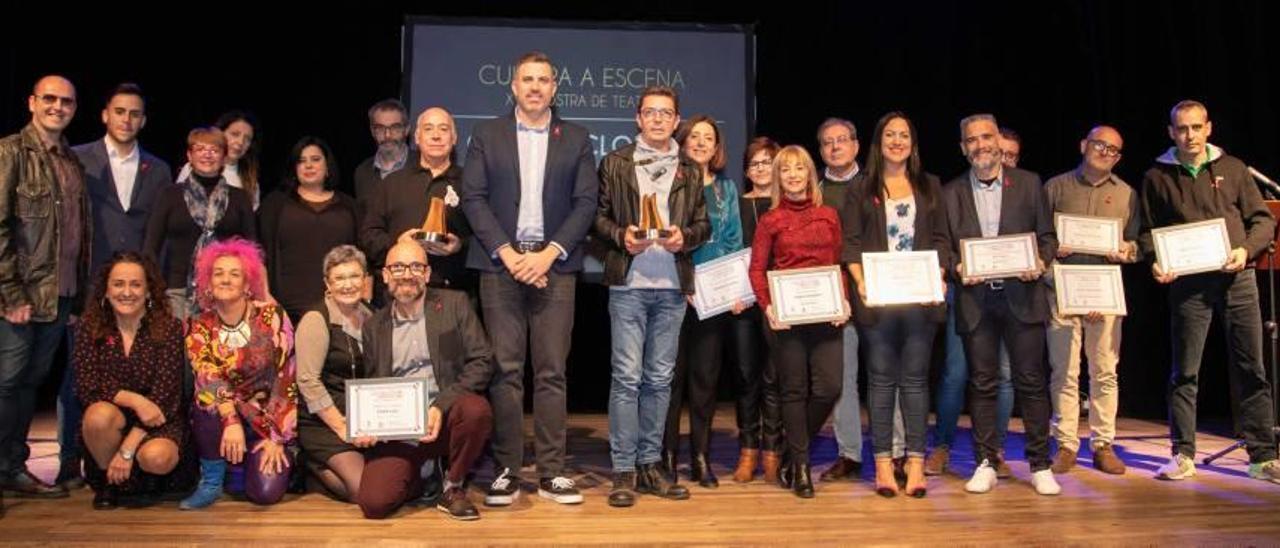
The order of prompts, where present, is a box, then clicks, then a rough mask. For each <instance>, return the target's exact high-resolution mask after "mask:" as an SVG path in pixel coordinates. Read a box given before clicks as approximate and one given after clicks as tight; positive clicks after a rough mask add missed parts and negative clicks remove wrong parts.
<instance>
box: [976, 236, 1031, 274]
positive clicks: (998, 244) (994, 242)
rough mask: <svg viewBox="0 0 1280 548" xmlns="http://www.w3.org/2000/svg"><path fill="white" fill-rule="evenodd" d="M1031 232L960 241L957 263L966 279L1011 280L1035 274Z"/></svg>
mask: <svg viewBox="0 0 1280 548" xmlns="http://www.w3.org/2000/svg"><path fill="white" fill-rule="evenodd" d="M1036 259H1037V255H1036V235H1035V233H1034V232H1024V233H1022V234H1010V235H1008V236H996V237H993V238H965V239H963V240H960V263H961V268H962V270H963V272H961V275H963V276H964V277H965V278H978V279H992V278H1010V277H1013V276H1018V275H1021V274H1025V273H1027V272H1031V271H1034V270H1037V269H1038V268H1039V265H1038V263H1037V261H1036Z"/></svg>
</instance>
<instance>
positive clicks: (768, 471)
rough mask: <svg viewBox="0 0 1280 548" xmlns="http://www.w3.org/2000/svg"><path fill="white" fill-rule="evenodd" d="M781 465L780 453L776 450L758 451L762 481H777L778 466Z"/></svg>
mask: <svg viewBox="0 0 1280 548" xmlns="http://www.w3.org/2000/svg"><path fill="white" fill-rule="evenodd" d="M781 465H782V454H781V453H779V452H777V451H761V452H760V468H761V469H763V470H764V482H765V483H769V484H776V483H778V467H779V466H781Z"/></svg>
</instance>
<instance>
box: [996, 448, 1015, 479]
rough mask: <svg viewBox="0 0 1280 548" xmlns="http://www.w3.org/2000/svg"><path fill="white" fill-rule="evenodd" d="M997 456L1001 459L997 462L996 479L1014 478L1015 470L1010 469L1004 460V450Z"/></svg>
mask: <svg viewBox="0 0 1280 548" xmlns="http://www.w3.org/2000/svg"><path fill="white" fill-rule="evenodd" d="M996 455H997V458H998V459H1000V460H998V461H996V477H997V478H999V479H1009V478H1012V477H1013V469H1012V468H1009V463H1008V462H1005V460H1004V449H1001V450H1000V452H999V453H997V454H996Z"/></svg>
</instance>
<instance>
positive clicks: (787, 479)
mask: <svg viewBox="0 0 1280 548" xmlns="http://www.w3.org/2000/svg"><path fill="white" fill-rule="evenodd" d="M794 472H795V471H794V470H792V468H791V452H790V451H783V452H782V463H781V464H779V465H778V485H779V486H781V487H782V488H783V489H790V488H791V479H792V476H794Z"/></svg>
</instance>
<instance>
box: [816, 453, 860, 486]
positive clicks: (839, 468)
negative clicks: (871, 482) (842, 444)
mask: <svg viewBox="0 0 1280 548" xmlns="http://www.w3.org/2000/svg"><path fill="white" fill-rule="evenodd" d="M861 473H862V463H861V462H858V461H856V460H853V459H847V458H845V457H839V458H837V459H836V462H835V463H834V464H832V465H831V466H830V467H828V468H827V469H826V470H825V471H823V472H822V475H821V476H819V477H818V481H839V480H842V479H857V477H858V475H859V474H861Z"/></svg>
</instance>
